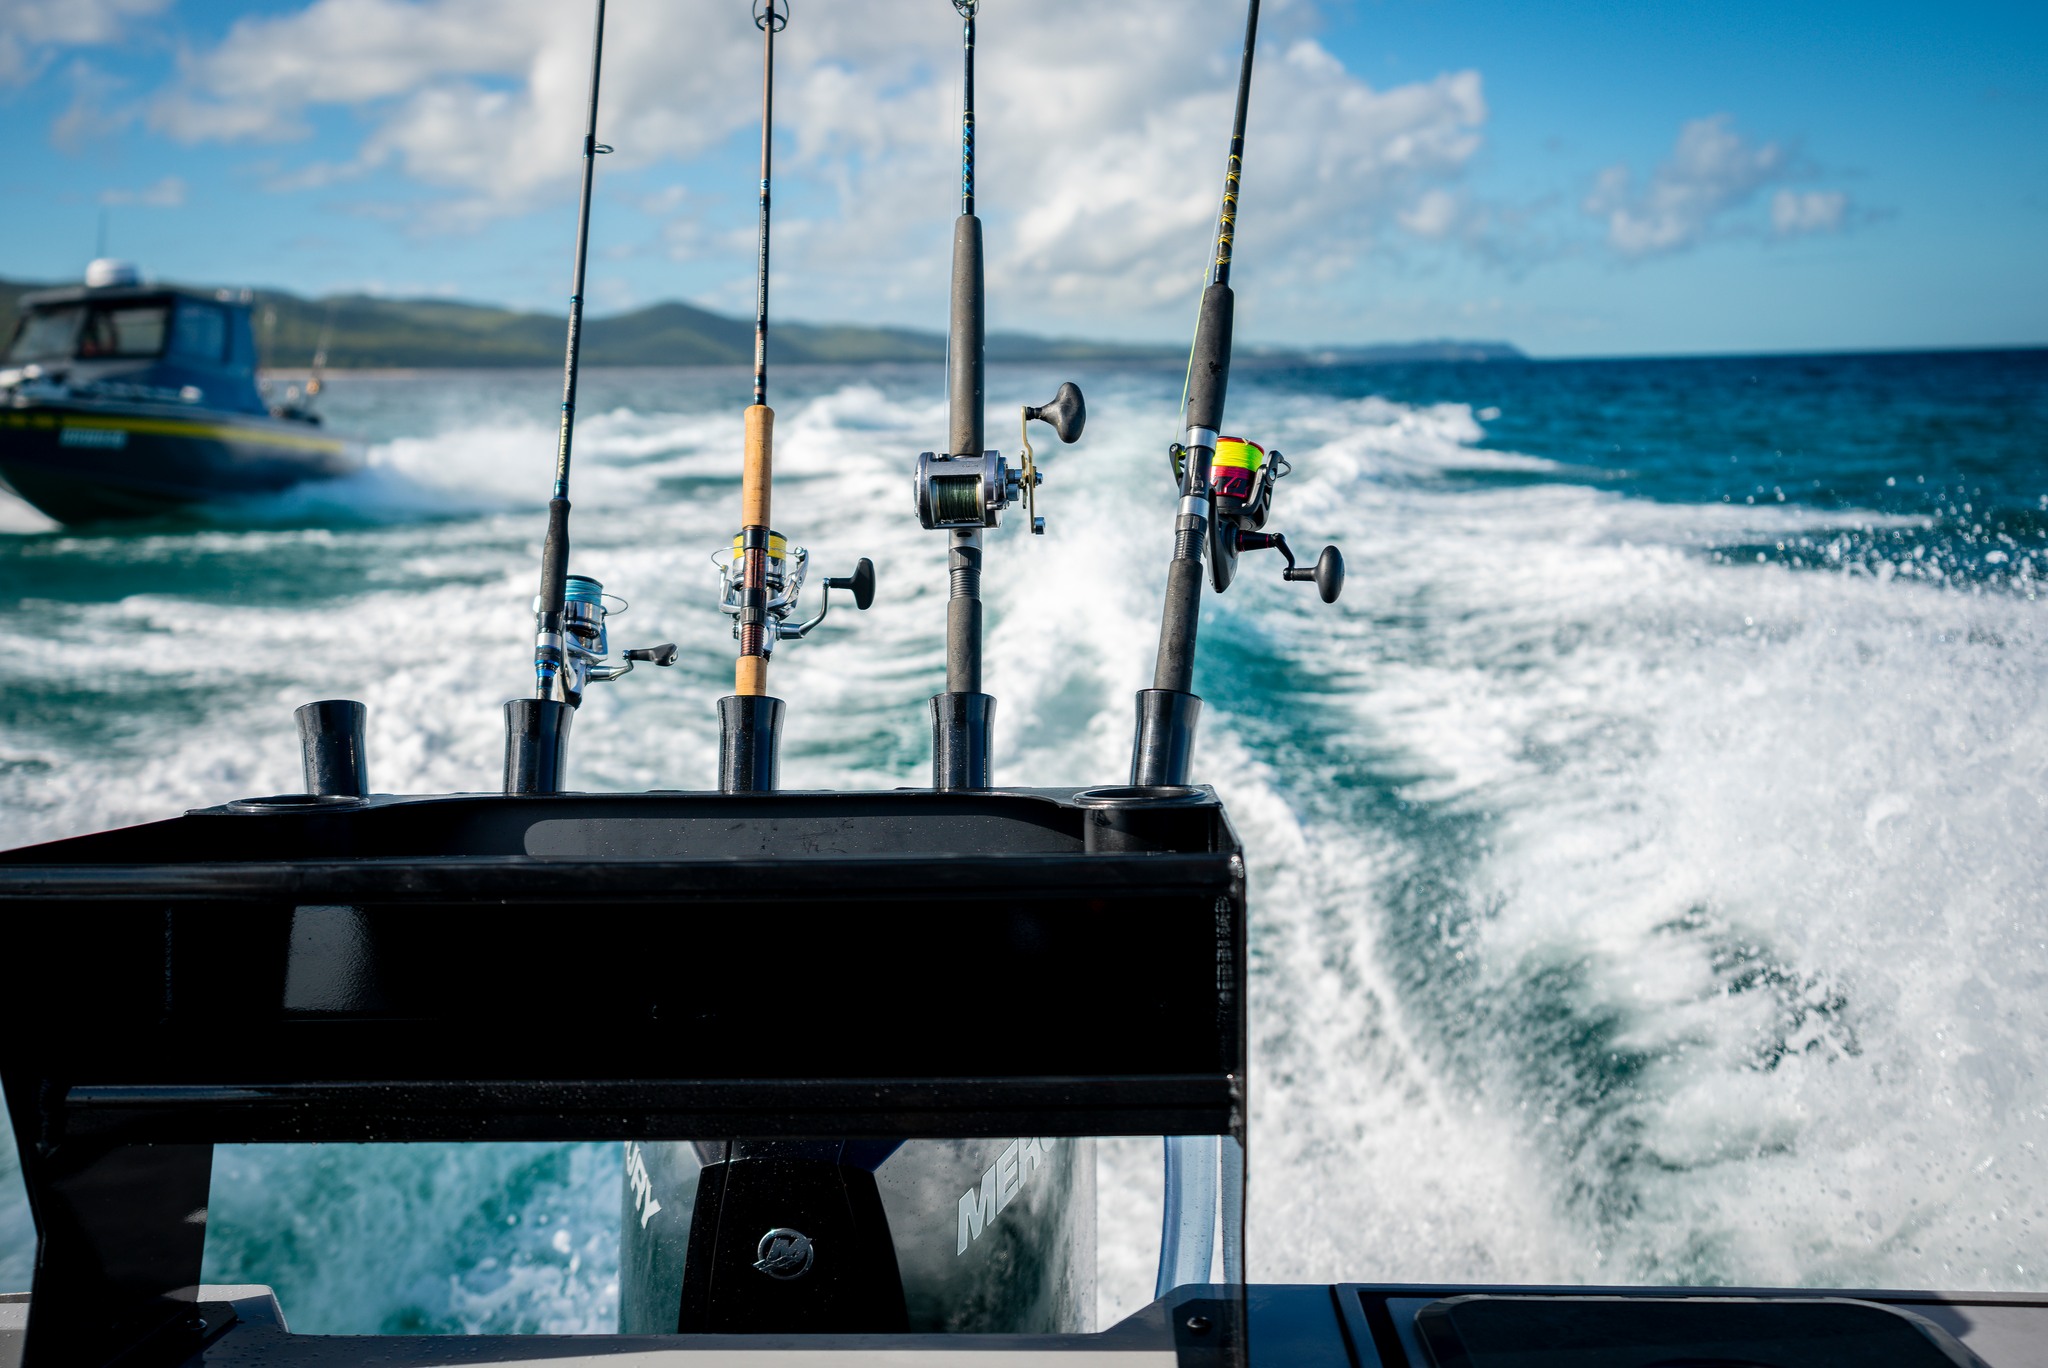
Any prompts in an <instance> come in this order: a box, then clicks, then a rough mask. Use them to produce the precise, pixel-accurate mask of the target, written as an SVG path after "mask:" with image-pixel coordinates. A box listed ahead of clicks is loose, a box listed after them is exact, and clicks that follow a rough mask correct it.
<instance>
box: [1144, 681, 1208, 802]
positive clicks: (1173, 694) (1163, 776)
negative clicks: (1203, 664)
mask: <svg viewBox="0 0 2048 1368" xmlns="http://www.w3.org/2000/svg"><path fill="white" fill-rule="evenodd" d="M1201 716H1202V700H1201V699H1199V698H1197V697H1195V696H1194V695H1193V694H1191V693H1186V692H1183V691H1181V690H1178V689H1140V690H1138V734H1137V736H1136V738H1135V739H1134V740H1133V742H1132V744H1131V782H1132V783H1133V784H1135V785H1138V786H1140V787H1143V788H1160V787H1166V786H1178V785H1183V784H1186V783H1187V781H1188V770H1189V768H1190V764H1191V762H1192V761H1193V759H1194V753H1195V724H1196V722H1198V721H1200V720H1201Z"/></svg>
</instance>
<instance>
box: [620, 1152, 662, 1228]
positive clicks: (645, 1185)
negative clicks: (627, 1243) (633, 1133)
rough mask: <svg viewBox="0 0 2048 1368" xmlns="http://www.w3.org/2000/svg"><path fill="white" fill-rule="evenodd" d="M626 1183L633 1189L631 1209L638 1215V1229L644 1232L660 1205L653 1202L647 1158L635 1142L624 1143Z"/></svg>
mask: <svg viewBox="0 0 2048 1368" xmlns="http://www.w3.org/2000/svg"><path fill="white" fill-rule="evenodd" d="M626 1182H627V1183H629V1184H630V1185H631V1186H632V1188H633V1209H634V1210H635V1211H637V1212H639V1213H640V1228H641V1229H642V1230H645V1229H647V1223H648V1222H649V1221H651V1220H653V1219H654V1213H655V1212H657V1211H659V1210H661V1203H660V1202H658V1201H656V1200H655V1197H654V1179H653V1178H652V1177H651V1176H650V1175H649V1174H648V1172H647V1158H646V1156H645V1155H643V1154H641V1152H640V1142H639V1141H637V1140H628V1141H627V1142H626Z"/></svg>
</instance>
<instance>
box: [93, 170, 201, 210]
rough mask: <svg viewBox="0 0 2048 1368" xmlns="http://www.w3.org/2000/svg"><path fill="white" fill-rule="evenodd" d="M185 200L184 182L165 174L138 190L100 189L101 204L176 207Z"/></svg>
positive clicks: (154, 207) (155, 207) (160, 207)
mask: <svg viewBox="0 0 2048 1368" xmlns="http://www.w3.org/2000/svg"><path fill="white" fill-rule="evenodd" d="M184 202H185V182H184V181H182V180H180V179H179V178H178V177H176V176H165V177H164V178H163V179H162V180H160V181H158V182H156V184H154V185H145V186H143V187H142V188H141V189H140V190H102V191H101V192H100V203H101V204H140V205H144V206H146V207H148V208H151V209H176V208H177V207H178V206H179V205H181V204H183V203H184Z"/></svg>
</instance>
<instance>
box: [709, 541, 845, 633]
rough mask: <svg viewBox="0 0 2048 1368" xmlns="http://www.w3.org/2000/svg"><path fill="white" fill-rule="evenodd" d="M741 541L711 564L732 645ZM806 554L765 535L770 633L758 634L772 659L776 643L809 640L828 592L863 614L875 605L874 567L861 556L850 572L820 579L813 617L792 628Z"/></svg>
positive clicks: (828, 605) (824, 608)
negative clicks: (842, 595)
mask: <svg viewBox="0 0 2048 1368" xmlns="http://www.w3.org/2000/svg"><path fill="white" fill-rule="evenodd" d="M745 540H746V534H745V533H739V534H736V535H735V536H734V537H733V539H732V548H731V551H730V554H728V553H727V552H726V551H724V550H720V551H718V552H715V553H714V554H713V555H712V557H711V563H712V564H713V565H716V566H717V567H718V576H719V583H718V598H719V607H721V608H723V609H724V610H725V611H726V613H728V614H729V615H730V616H731V617H732V634H733V639H734V640H738V639H739V634H740V607H741V596H742V594H743V592H744V586H743V585H742V584H741V582H740V580H741V575H742V570H743V565H744V561H743V559H742V557H741V554H740V552H741V550H742V547H743V544H744V542H745ZM810 564H811V553H810V552H808V551H806V550H805V549H804V548H803V547H801V546H792V545H790V543H789V540H788V538H786V537H784V536H783V535H782V534H781V533H780V532H775V531H770V532H769V534H768V573H767V587H768V604H767V608H768V620H769V622H770V623H772V624H773V625H774V628H775V630H774V631H772V632H767V633H764V634H763V639H762V642H761V648H762V651H763V652H764V653H765V654H767V655H769V656H773V655H774V654H775V643H776V642H778V641H796V640H799V639H801V638H803V637H805V636H807V635H809V634H810V631H811V629H812V628H813V627H816V626H817V625H818V624H819V623H821V622H823V621H824V620H825V614H826V613H827V612H829V611H830V610H831V607H832V591H833V590H834V589H844V590H847V591H848V592H850V593H851V594H852V595H853V606H854V607H856V608H858V609H861V610H862V611H863V612H865V611H866V610H867V607H868V605H869V604H871V603H873V602H874V601H875V563H874V562H873V561H871V560H869V559H868V558H867V557H866V556H862V557H861V558H860V561H859V562H858V563H857V564H856V565H855V566H854V568H853V573H852V574H850V575H828V576H827V577H826V579H825V594H824V597H823V598H822V599H820V600H819V603H818V615H817V616H816V617H814V618H812V619H811V620H810V621H808V622H804V623H799V624H798V625H796V626H794V627H792V626H790V625H789V623H788V621H787V619H788V618H789V616H790V615H791V614H793V613H794V612H796V607H797V599H798V598H799V597H800V596H801V595H802V594H803V591H804V574H805V572H806V571H807V570H809V568H810Z"/></svg>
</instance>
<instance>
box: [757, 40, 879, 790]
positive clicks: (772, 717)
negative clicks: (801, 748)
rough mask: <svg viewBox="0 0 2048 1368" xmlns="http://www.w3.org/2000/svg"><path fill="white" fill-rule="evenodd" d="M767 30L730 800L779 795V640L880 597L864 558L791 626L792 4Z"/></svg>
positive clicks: (797, 577) (795, 558) (794, 589)
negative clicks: (781, 211) (772, 261)
mask: <svg viewBox="0 0 2048 1368" xmlns="http://www.w3.org/2000/svg"><path fill="white" fill-rule="evenodd" d="M753 12H754V25H755V27H756V28H758V29H760V30H761V187H760V233H759V240H758V244H757V249H756V253H755V278H754V402H753V404H752V405H750V406H749V407H748V409H747V411H746V415H745V428H744V433H745V435H744V439H743V440H744V448H743V454H742V458H741V473H740V531H739V535H738V536H736V537H734V538H733V543H732V550H731V556H730V558H729V559H728V560H726V561H725V562H723V563H722V565H721V570H722V571H723V582H722V586H721V589H722V600H723V604H724V607H725V609H726V611H727V612H729V613H731V614H732V617H733V636H734V637H735V638H736V639H737V640H738V641H739V659H738V661H737V662H736V663H735V665H734V667H733V691H732V693H730V694H728V695H727V696H726V697H724V698H721V699H719V700H718V787H719V789H720V790H721V791H722V792H725V793H754V792H767V791H771V790H773V789H774V788H775V787H776V785H777V783H778V782H779V773H778V771H779V768H780V759H779V757H780V751H781V728H782V712H783V706H782V700H781V699H779V698H773V697H770V696H769V693H768V660H769V657H770V655H771V653H772V652H773V651H774V649H775V643H776V642H777V641H788V640H792V639H796V638H800V637H803V636H805V635H807V634H808V633H809V632H810V630H811V629H812V628H814V627H816V626H817V625H818V624H819V623H821V622H823V621H824V620H825V614H826V612H827V611H828V610H829V609H830V608H831V605H832V591H833V590H834V589H847V590H851V591H852V593H853V602H854V606H855V607H856V608H862V609H865V608H866V607H867V606H868V605H869V604H870V603H872V602H873V601H874V597H875V567H874V563H873V562H872V561H870V560H868V559H867V558H866V557H862V558H861V560H860V563H859V564H858V565H856V566H855V567H854V571H853V573H852V574H851V575H843V576H837V575H835V576H832V577H830V578H828V579H826V581H825V591H824V597H823V599H822V600H821V602H820V603H819V607H818V615H817V616H816V617H815V618H812V619H811V620H810V621H809V622H805V623H801V624H799V625H797V626H790V625H788V624H787V622H786V621H785V619H786V618H788V616H789V615H790V614H791V613H792V612H794V611H795V609H796V603H797V595H798V594H799V593H801V592H802V590H803V581H804V569H805V567H806V565H807V564H808V563H809V559H810V557H809V554H808V553H807V552H805V550H804V549H803V548H802V547H800V546H791V545H790V544H789V543H788V542H787V541H786V540H785V539H784V538H783V537H782V535H781V534H780V533H778V532H776V531H775V530H774V527H773V525H772V524H771V522H770V520H769V511H770V507H771V504H772V502H773V501H772V498H771V495H772V491H773V486H774V475H775V460H774V452H775V410H773V409H771V408H769V407H768V223H769V184H770V182H771V180H772V179H773V176H772V172H773V167H774V150H775V35H776V34H778V33H780V32H782V31H783V29H785V28H787V27H788V26H789V16H790V9H789V2H788V0H753Z"/></svg>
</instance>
